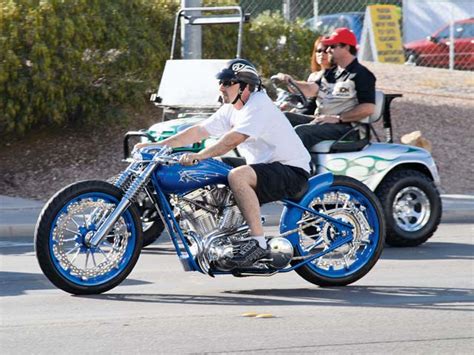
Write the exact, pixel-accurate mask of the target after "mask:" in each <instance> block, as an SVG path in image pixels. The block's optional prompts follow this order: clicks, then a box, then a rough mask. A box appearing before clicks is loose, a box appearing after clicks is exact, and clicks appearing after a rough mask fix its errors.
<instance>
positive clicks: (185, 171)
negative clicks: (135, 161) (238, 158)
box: [155, 159, 232, 194]
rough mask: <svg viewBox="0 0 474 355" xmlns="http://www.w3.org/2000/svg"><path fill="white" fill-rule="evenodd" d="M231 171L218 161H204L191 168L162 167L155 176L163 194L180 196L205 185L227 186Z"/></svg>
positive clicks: (179, 166)
mask: <svg viewBox="0 0 474 355" xmlns="http://www.w3.org/2000/svg"><path fill="white" fill-rule="evenodd" d="M231 169H232V168H231V167H230V166H228V165H227V164H224V163H222V162H220V161H218V160H215V159H206V160H203V161H201V162H199V164H197V165H193V166H183V165H180V164H176V165H169V166H166V165H163V166H161V167H160V168H159V169H158V170H157V171H156V173H155V174H156V175H155V176H156V178H157V180H158V182H159V184H160V186H161V188H162V190H163V191H164V192H165V193H176V194H181V193H186V192H188V191H192V190H195V189H198V188H200V187H204V186H207V185H214V184H225V185H227V175H228V174H229V171H230V170H231Z"/></svg>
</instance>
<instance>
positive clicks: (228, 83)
mask: <svg viewBox="0 0 474 355" xmlns="http://www.w3.org/2000/svg"><path fill="white" fill-rule="evenodd" d="M235 84H238V83H237V82H235V81H232V80H219V85H222V86H223V87H225V88H229V87H231V86H233V85H235Z"/></svg>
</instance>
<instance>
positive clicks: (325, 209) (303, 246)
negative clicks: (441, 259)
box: [289, 176, 385, 286]
mask: <svg viewBox="0 0 474 355" xmlns="http://www.w3.org/2000/svg"><path fill="white" fill-rule="evenodd" d="M306 207H309V208H313V209H315V210H317V211H320V212H322V213H325V214H327V215H329V216H331V217H333V218H336V219H339V220H342V221H344V222H346V223H348V224H351V225H352V226H353V237H354V239H353V240H352V241H351V242H350V243H346V244H343V245H342V246H341V247H339V248H337V249H335V250H333V251H332V252H330V253H328V254H326V255H323V256H321V257H319V258H317V259H315V260H313V261H312V262H309V263H308V264H305V265H303V266H301V267H299V268H297V269H296V270H295V271H296V272H297V273H298V274H299V275H300V276H301V277H303V278H304V279H305V280H306V281H309V282H311V283H313V284H316V285H319V286H345V285H348V284H351V283H353V282H355V281H357V280H359V279H360V278H362V277H363V276H364V275H366V274H367V273H368V272H369V271H370V270H371V269H372V267H373V266H374V265H375V263H376V262H377V260H378V259H379V257H380V255H381V253H382V249H383V244H384V233H385V232H384V231H385V222H384V217H383V211H382V207H381V206H380V202H379V201H378V199H377V197H376V196H375V195H374V193H373V192H372V191H370V190H369V189H368V188H367V187H366V186H365V185H364V184H362V183H361V182H359V181H357V180H355V179H352V178H349V177H346V176H334V181H333V183H332V185H331V186H330V187H329V188H327V189H326V191H324V192H322V193H319V194H315V195H314V196H311V197H310V198H309V199H308V203H307V204H306ZM292 213H295V214H296V216H295V215H293V216H292V218H291V220H292V221H297V222H296V223H294V222H293V225H292V226H291V225H290V226H289V229H292V228H297V226H298V225H300V228H299V231H298V238H299V243H298V244H297V245H296V246H295V256H303V257H304V256H309V255H312V254H317V253H320V252H322V251H324V250H325V249H327V248H328V247H329V246H330V245H331V243H332V242H333V241H337V238H341V236H339V235H338V232H337V226H336V227H335V226H333V225H332V223H331V222H328V221H326V220H322V219H321V221H320V222H319V223H316V225H315V226H310V227H306V228H304V224H301V223H307V221H310V220H311V219H312V220H313V221H314V217H313V216H314V215H310V214H309V213H307V212H302V211H301V210H299V209H294V210H293V211H292ZM295 217H296V218H295ZM305 221H306V222H305ZM299 262H301V261H293V262H292V265H293V266H294V265H296V264H297V263H299Z"/></svg>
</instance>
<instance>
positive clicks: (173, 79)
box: [155, 59, 229, 108]
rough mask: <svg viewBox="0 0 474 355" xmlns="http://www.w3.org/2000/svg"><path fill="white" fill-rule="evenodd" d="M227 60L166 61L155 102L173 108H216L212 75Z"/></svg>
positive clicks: (214, 78)
mask: <svg viewBox="0 0 474 355" xmlns="http://www.w3.org/2000/svg"><path fill="white" fill-rule="evenodd" d="M228 61H229V59H170V60H167V61H166V65H165V69H164V71H163V77H162V78H161V82H160V87H159V89H158V97H157V98H156V99H155V102H158V104H159V106H165V107H176V108H218V107H220V106H221V103H220V102H219V86H218V82H217V79H216V74H217V73H218V72H219V71H220V70H221V69H222V68H223V67H224V66H225V64H226V63H227V62H228Z"/></svg>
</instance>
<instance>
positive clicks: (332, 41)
mask: <svg viewBox="0 0 474 355" xmlns="http://www.w3.org/2000/svg"><path fill="white" fill-rule="evenodd" d="M322 44H323V45H325V46H326V48H327V49H326V51H327V52H328V54H329V60H333V61H334V63H335V64H336V66H334V67H332V68H329V69H327V70H326V71H325V72H324V74H323V75H322V76H321V77H319V78H318V79H317V80H316V81H314V82H304V81H299V82H297V84H298V87H299V88H300V89H301V91H302V92H303V94H305V96H308V97H311V96H316V103H317V108H316V111H315V112H314V117H313V116H306V115H299V114H295V113H287V117H288V119H289V120H290V121H291V122H299V123H301V124H299V125H297V126H296V128H295V130H296V133H297V134H298V136H299V137H300V138H301V140H302V141H303V144H304V145H305V147H306V148H307V149H311V147H312V146H314V145H315V144H317V143H319V142H321V141H324V140H337V139H339V138H341V137H342V136H343V135H345V134H346V133H347V132H349V131H350V130H351V129H352V123H354V122H357V121H360V120H361V119H363V118H366V117H368V116H370V115H371V114H372V113H373V112H374V110H375V80H376V79H375V76H374V75H373V74H372V72H370V71H369V70H368V69H367V68H366V67H364V66H363V65H361V64H360V63H359V62H358V60H357V58H356V54H357V49H356V46H357V39H356V37H355V35H354V33H352V32H351V31H350V30H349V29H347V28H345V27H341V28H337V29H336V30H335V31H334V32H333V33H332V34H331V36H330V37H329V38H325V39H323V40H322ZM278 75H279V78H280V80H283V81H288V78H289V76H288V75H287V74H282V73H279V74H278ZM347 138H349V139H351V138H352V139H357V138H358V137H357V132H356V131H354V133H353V134H352V136H348V137H347Z"/></svg>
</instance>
